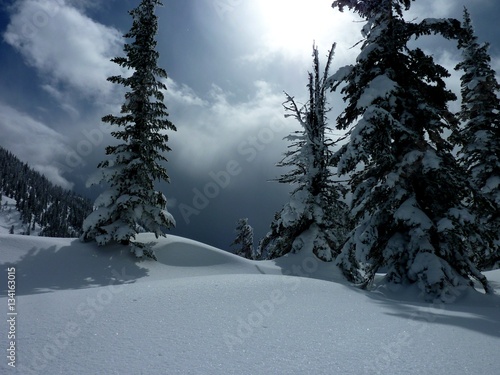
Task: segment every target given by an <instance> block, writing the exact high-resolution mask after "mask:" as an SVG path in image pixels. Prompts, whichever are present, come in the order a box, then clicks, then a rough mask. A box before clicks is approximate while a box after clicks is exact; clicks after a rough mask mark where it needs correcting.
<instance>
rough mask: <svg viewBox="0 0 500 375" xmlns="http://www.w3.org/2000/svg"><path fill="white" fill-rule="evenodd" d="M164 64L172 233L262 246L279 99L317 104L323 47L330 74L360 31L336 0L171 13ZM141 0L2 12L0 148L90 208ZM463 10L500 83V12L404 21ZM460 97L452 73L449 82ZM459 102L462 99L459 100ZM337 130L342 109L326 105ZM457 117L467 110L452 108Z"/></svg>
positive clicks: (255, 0)
mask: <svg viewBox="0 0 500 375" xmlns="http://www.w3.org/2000/svg"><path fill="white" fill-rule="evenodd" d="M163 2H164V4H165V6H164V7H162V8H159V9H158V10H157V14H158V16H159V27H160V29H159V33H158V35H157V39H158V50H159V52H160V60H159V65H160V66H161V67H163V68H164V69H165V70H166V71H167V72H168V74H169V79H168V82H167V86H168V92H167V95H166V105H167V107H168V108H169V112H170V120H171V121H172V122H173V123H174V124H175V125H176V126H177V128H178V131H177V132H175V133H171V134H170V144H169V145H170V147H171V148H172V152H170V153H169V155H168V156H167V157H168V159H169V163H168V165H167V169H168V172H169V175H170V178H171V183H170V184H168V185H167V184H164V185H161V186H160V187H159V189H161V190H162V191H163V192H164V193H165V195H166V196H167V198H168V199H169V211H170V212H171V213H172V214H173V215H174V217H175V218H176V221H177V227H176V228H175V229H174V230H172V231H171V233H172V234H177V235H182V236H186V237H190V238H193V239H197V240H200V241H204V242H206V243H208V244H211V245H214V246H218V247H220V248H224V249H228V248H229V243H230V242H231V241H232V239H233V238H234V235H233V230H234V226H235V223H236V221H237V219H238V218H241V217H248V218H249V220H250V224H251V225H253V226H254V228H255V237H256V242H257V241H258V240H259V239H260V238H261V237H262V236H263V235H264V234H265V232H266V230H267V228H268V227H269V224H270V222H271V220H272V218H273V215H274V212H275V211H277V210H279V209H280V208H281V206H282V205H283V204H284V203H285V202H286V200H287V195H288V187H286V186H281V185H279V184H277V183H274V182H269V180H271V179H273V178H275V177H277V176H278V175H279V174H280V173H281V171H280V170H279V169H278V168H276V167H275V166H274V165H275V163H276V162H277V161H279V160H280V158H281V154H282V153H283V151H284V150H285V149H286V146H287V143H286V142H285V141H283V140H282V138H283V137H284V136H285V135H287V134H288V133H290V132H292V131H294V130H296V129H298V128H297V123H295V122H294V121H293V119H284V117H283V114H284V112H283V107H282V105H281V103H282V102H283V101H284V95H283V91H287V92H288V93H289V94H291V95H293V96H295V97H296V98H297V99H298V100H300V99H301V98H305V97H306V96H307V91H306V87H305V85H306V83H307V71H308V70H310V66H311V50H312V43H313V40H314V41H315V42H316V44H317V45H318V47H319V49H320V54H321V56H323V57H324V56H325V55H326V54H327V52H328V50H329V49H330V47H331V45H332V43H333V42H336V43H337V48H336V53H335V58H334V62H333V67H332V72H333V71H335V70H336V69H337V68H339V67H341V66H343V65H346V64H350V63H352V62H353V61H354V59H355V57H356V55H357V53H358V52H359V47H353V46H354V45H355V44H356V42H357V41H359V39H360V29H361V27H362V23H360V22H359V19H358V18H357V17H355V16H354V15H352V14H351V13H349V12H348V11H347V10H346V11H345V12H344V13H339V12H338V11H337V10H334V9H332V8H331V6H330V5H331V2H332V1H331V0H308V1H305V0H164V1H163ZM138 3H139V0H106V1H99V0H0V7H1V10H0V32H1V34H2V42H1V44H0V61H1V62H2V69H1V70H0V134H1V136H0V145H1V146H2V147H4V148H6V149H8V150H10V151H12V152H13V153H14V154H15V155H17V156H18V157H19V158H20V159H21V160H23V161H25V162H27V163H29V164H30V165H31V166H32V167H34V168H35V169H37V170H39V171H40V172H42V173H44V174H45V175H46V176H47V177H48V178H49V179H50V180H51V181H53V182H54V183H57V184H59V185H61V186H64V187H67V188H72V189H74V190H75V191H77V192H78V193H81V194H83V195H86V196H88V197H90V198H91V199H94V198H95V196H96V194H97V193H98V192H99V190H98V188H86V186H85V185H86V181H87V180H88V178H89V177H90V176H91V174H92V173H94V172H95V171H96V165H97V163H98V162H99V161H100V160H102V159H103V158H104V157H105V155H104V148H105V146H106V145H107V144H109V143H110V142H111V141H112V138H111V137H110V135H109V133H110V129H109V127H106V126H105V125H103V124H102V123H101V121H100V119H101V117H102V116H104V115H106V114H108V113H114V114H116V113H118V110H119V106H120V104H121V102H122V92H121V91H120V88H118V87H115V85H113V84H111V83H108V82H107V81H106V78H107V77H109V76H111V75H116V74H122V73H125V72H123V71H120V69H119V67H118V66H117V65H116V64H113V63H111V62H110V61H109V60H110V59H111V58H113V57H116V56H120V55H122V48H123V44H124V42H125V40H124V39H123V37H122V35H123V34H124V33H126V32H127V31H128V30H129V28H130V25H131V20H130V17H129V15H128V13H127V11H128V10H130V9H132V8H134V7H135V6H137V5H138ZM464 5H467V7H468V9H469V11H470V13H471V15H472V18H473V21H474V25H475V28H476V32H477V34H478V36H479V38H480V39H481V41H487V42H490V43H491V48H490V53H491V55H492V57H493V59H494V62H493V66H494V68H495V69H496V70H497V71H500V70H499V69H500V40H499V39H498V26H497V22H498V15H499V14H500V2H499V1H498V0H453V1H449V0H417V1H416V2H415V3H414V5H413V7H412V10H411V11H410V12H409V13H408V14H407V15H406V18H407V19H416V20H419V19H423V18H426V17H456V18H460V19H461V17H462V9H463V6H464ZM421 43H422V46H423V47H424V48H425V49H426V51H427V52H429V53H432V54H433V56H434V58H435V59H436V60H437V61H438V62H440V63H441V64H442V65H444V66H446V67H447V68H449V69H451V70H453V66H454V65H455V64H456V63H457V62H458V60H459V58H460V56H459V54H458V52H457V51H456V48H455V44H454V43H452V42H447V41H443V40H442V39H441V38H437V37H429V38H427V39H426V40H422V41H421ZM449 84H450V88H452V89H453V90H458V88H459V82H458V75H457V74H456V73H454V74H453V76H452V77H451V78H450V80H449ZM456 92H457V93H458V91H456ZM330 105H331V106H332V108H333V109H332V112H331V113H330V118H331V120H332V124H333V120H334V119H335V116H336V114H338V113H339V112H340V111H341V110H342V107H343V103H342V101H341V99H340V98H339V97H338V96H337V95H336V94H332V95H331V97H330ZM451 105H452V108H458V106H459V104H458V103H452V104H451Z"/></svg>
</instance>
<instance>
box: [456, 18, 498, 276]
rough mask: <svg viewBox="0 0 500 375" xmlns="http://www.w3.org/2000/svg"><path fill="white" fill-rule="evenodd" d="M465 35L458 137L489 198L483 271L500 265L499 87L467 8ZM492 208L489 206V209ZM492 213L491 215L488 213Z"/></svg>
mask: <svg viewBox="0 0 500 375" xmlns="http://www.w3.org/2000/svg"><path fill="white" fill-rule="evenodd" d="M462 26H463V32H462V34H461V37H460V39H459V44H458V46H459V48H460V49H461V51H462V56H463V60H462V62H460V63H459V64H458V65H457V66H456V69H457V70H462V71H463V74H462V77H461V94H462V108H461V111H460V119H461V120H462V122H463V127H462V128H461V129H460V131H459V132H457V135H456V138H457V139H458V142H459V143H460V144H461V146H462V149H461V151H460V156H461V161H462V163H463V164H464V165H465V167H466V168H467V170H468V171H469V174H470V176H471V178H472V182H473V183H474V186H475V187H476V188H477V189H479V190H480V191H481V193H482V194H483V196H484V197H485V198H486V199H487V202H486V203H487V204H486V205H484V212H485V213H487V214H486V215H485V219H484V225H486V226H488V227H489V228H491V230H492V232H491V233H492V239H493V241H495V238H494V237H495V236H496V244H495V243H493V246H492V251H489V252H487V253H486V254H481V256H480V257H479V259H478V263H479V266H480V267H481V268H493V267H495V264H498V266H500V240H499V238H498V236H499V235H500V233H499V232H500V231H499V228H500V99H499V96H498V95H499V93H500V84H499V83H498V81H497V79H496V76H495V71H494V70H493V69H492V68H491V57H490V55H489V54H488V47H489V45H488V44H487V43H483V44H480V43H479V42H478V38H477V36H476V35H475V33H474V28H473V25H472V21H471V18H470V14H469V12H468V11H467V9H464V21H463V25H462ZM488 206H489V207H488ZM488 213H489V214H488Z"/></svg>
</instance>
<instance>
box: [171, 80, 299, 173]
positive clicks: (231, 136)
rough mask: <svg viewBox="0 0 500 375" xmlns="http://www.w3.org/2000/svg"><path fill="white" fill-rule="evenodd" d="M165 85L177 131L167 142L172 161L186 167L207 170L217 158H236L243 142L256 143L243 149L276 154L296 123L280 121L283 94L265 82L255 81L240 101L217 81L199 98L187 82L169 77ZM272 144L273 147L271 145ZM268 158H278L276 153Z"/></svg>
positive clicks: (282, 147)
mask: <svg viewBox="0 0 500 375" xmlns="http://www.w3.org/2000/svg"><path fill="white" fill-rule="evenodd" d="M167 85H168V88H169V90H168V91H167V93H166V97H165V99H166V100H165V102H166V105H167V106H168V107H169V110H170V112H171V117H170V120H171V121H172V122H173V123H174V124H175V125H176V126H177V130H178V131H177V132H176V133H172V134H171V135H170V140H171V142H172V143H171V146H172V148H173V149H174V151H175V159H177V160H180V161H181V163H179V162H178V161H177V163H179V164H183V165H185V166H186V171H189V172H190V173H193V174H196V173H200V172H206V171H207V170H210V168H213V167H214V165H215V164H216V163H218V162H220V161H221V160H226V161H229V160H230V159H233V158H235V157H238V158H239V157H241V155H238V150H237V149H238V146H239V145H241V143H242V142H247V141H251V142H256V143H255V146H252V145H249V146H248V147H254V148H255V150H256V151H258V152H261V151H263V152H262V153H265V154H269V153H273V154H278V155H279V154H280V153H281V150H282V149H284V147H286V145H285V144H284V143H283V142H282V141H281V138H282V137H283V136H284V135H285V134H286V133H287V132H288V131H289V129H290V126H294V125H295V124H294V121H293V120H285V119H284V116H283V115H284V111H283V107H282V103H283V101H284V95H283V93H282V92H281V91H279V90H275V89H274V88H273V87H272V86H270V85H269V84H268V83H266V82H263V81H257V82H255V84H254V87H255V91H254V93H253V94H252V96H251V97H249V98H245V100H244V101H241V100H240V101H237V100H234V97H233V95H232V94H231V93H230V92H225V91H223V90H222V89H221V88H220V87H218V86H216V85H213V86H212V89H211V90H210V91H209V92H208V93H207V94H206V97H204V98H201V97H200V96H198V95H197V94H196V93H195V92H194V91H192V90H191V89H189V88H188V87H187V86H178V85H176V84H174V83H173V82H172V81H169V82H167ZM288 124H292V125H288ZM287 128H288V130H287ZM263 129H266V130H263ZM269 130H270V131H269ZM259 136H260V137H261V138H262V139H259ZM254 138H257V140H255V141H253V139H254ZM275 142H277V143H278V144H279V145H280V146H279V147H278V148H277V147H272V146H271V144H272V145H274V146H276V143H275ZM264 149H266V150H265V151H264ZM278 157H279V156H278ZM273 160H274V161H278V159H277V157H276V156H274V159H273Z"/></svg>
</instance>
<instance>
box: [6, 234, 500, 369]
mask: <svg viewBox="0 0 500 375" xmlns="http://www.w3.org/2000/svg"><path fill="white" fill-rule="evenodd" d="M141 237H142V240H143V241H154V242H156V245H155V249H156V254H157V256H158V259H159V262H152V261H144V262H139V263H137V262H135V261H134V259H133V258H131V257H130V256H129V254H128V253H127V252H125V251H123V250H122V247H120V246H110V247H106V248H102V249H99V248H97V247H96V246H95V245H94V244H82V243H80V242H79V241H78V240H74V239H54V238H40V237H27V236H18V235H6V234H0V263H2V267H0V269H1V271H0V272H1V273H2V275H1V276H0V277H1V279H2V280H6V279H7V273H8V271H7V268H9V267H10V266H11V265H13V266H15V268H16V294H17V300H16V308H17V312H18V315H17V316H16V319H17V321H16V335H17V337H16V340H17V341H16V345H15V346H16V365H17V367H16V369H13V368H10V367H9V366H8V361H9V360H8V359H7V358H6V356H5V355H4V356H2V358H1V359H0V373H2V374H23V375H24V374H65V375H71V374H79V375H80V374H126V375H129V374H133V375H135V374H148V375H150V374H204V375H206V374H208V375H211V374H353V375H354V374H356V375H359V374H378V373H380V374H382V373H383V374H499V373H500V370H499V369H500V357H499V355H498V354H499V348H500V297H498V296H485V295H481V294H480V293H474V292H472V293H470V292H464V293H463V295H461V296H458V299H457V301H456V302H455V303H454V304H452V305H447V306H432V305H429V304H426V303H424V302H421V301H420V300H419V299H418V298H417V296H416V295H415V292H414V291H413V290H399V291H388V290H385V289H384V288H382V287H380V288H379V289H378V290H377V291H374V292H371V293H367V292H362V291H359V290H357V289H354V288H352V287H350V286H348V285H345V284H343V283H342V282H339V280H340V278H339V276H338V273H337V271H336V270H335V269H333V268H332V266H331V265H328V264H324V263H318V262H317V261H315V260H314V259H313V258H309V257H306V256H298V255H289V256H287V257H284V258H281V259H277V260H275V261H266V262H254V261H250V260H246V259H243V258H239V257H237V256H234V255H232V254H229V253H226V252H224V251H221V250H218V249H215V248H212V247H209V246H206V245H203V244H200V243H198V242H195V241H191V240H187V239H183V238H179V237H175V236H168V237H167V238H166V239H159V240H156V239H155V238H154V237H153V236H148V235H142V236H141ZM282 274H287V275H289V274H293V275H299V276H284V275H282ZM487 274H488V277H489V278H490V279H491V280H493V283H494V285H495V287H496V288H497V290H498V291H499V292H500V272H499V271H494V272H489V273H487ZM300 276H302V277H300ZM311 276H312V277H311ZM332 280H333V282H332ZM0 285H2V294H1V298H0V306H1V307H0V311H3V314H4V317H3V318H2V319H0V332H1V335H2V336H3V337H0V343H1V346H2V350H3V351H4V353H5V352H6V351H7V349H8V346H7V345H8V340H7V337H6V333H5V332H7V331H6V329H7V328H8V323H7V313H6V311H7V305H8V301H7V298H6V289H5V283H4V282H2V283H1V284H0ZM402 297H404V302H398V300H397V299H396V298H402Z"/></svg>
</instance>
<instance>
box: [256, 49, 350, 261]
mask: <svg viewBox="0 0 500 375" xmlns="http://www.w3.org/2000/svg"><path fill="white" fill-rule="evenodd" d="M334 47H335V46H333V47H332V49H331V51H330V53H329V55H328V60H327V64H326V67H325V70H324V72H323V73H321V72H320V64H319V57H318V50H317V48H316V47H314V48H313V68H314V71H313V73H309V83H308V88H309V101H308V103H307V104H306V105H304V106H302V107H299V105H298V104H297V103H296V101H295V99H294V98H293V97H291V96H290V95H288V94H286V98H287V100H286V102H285V103H284V107H285V109H286V110H287V111H288V112H289V113H288V114H287V115H286V116H287V117H294V118H295V119H296V120H297V121H298V122H299V123H300V125H301V127H302V130H301V131H297V132H295V133H293V134H291V135H289V136H288V137H286V138H285V139H287V140H288V141H290V142H291V145H290V146H289V150H288V151H287V152H286V153H285V155H284V158H283V159H282V160H281V162H279V163H278V166H280V167H285V168H289V171H288V172H286V173H285V174H283V175H282V176H281V177H280V178H279V179H278V181H279V182H281V183H287V184H293V185H295V189H294V190H293V191H292V193H291V195H290V201H289V202H288V203H287V204H286V205H285V206H284V207H283V209H282V210H281V211H280V212H279V213H277V215H276V217H275V219H274V221H273V222H272V223H271V230H270V231H269V233H268V234H267V235H266V236H265V237H264V238H263V239H262V241H261V242H260V244H259V252H260V253H261V254H263V256H264V257H265V258H267V259H273V258H277V257H280V256H283V255H285V254H287V253H289V252H297V251H300V250H302V249H304V251H309V252H311V253H312V254H314V255H316V256H317V257H318V258H319V259H321V260H324V261H331V260H333V259H334V257H335V255H336V252H337V249H338V248H339V247H340V244H341V243H342V241H343V240H344V234H345V232H346V222H347V220H346V205H345V203H344V202H342V201H341V199H340V198H341V197H340V195H341V194H340V189H341V188H340V186H338V184H335V183H334V181H333V175H332V170H331V168H330V166H329V159H330V157H331V154H332V152H331V146H332V145H333V141H332V140H331V139H330V138H329V136H328V131H329V128H328V125H327V117H326V114H327V112H328V108H327V107H326V106H327V99H326V93H327V91H328V85H327V83H326V80H327V78H328V75H329V68H330V64H331V60H332V58H333V52H334Z"/></svg>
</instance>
